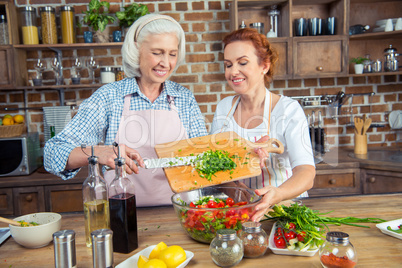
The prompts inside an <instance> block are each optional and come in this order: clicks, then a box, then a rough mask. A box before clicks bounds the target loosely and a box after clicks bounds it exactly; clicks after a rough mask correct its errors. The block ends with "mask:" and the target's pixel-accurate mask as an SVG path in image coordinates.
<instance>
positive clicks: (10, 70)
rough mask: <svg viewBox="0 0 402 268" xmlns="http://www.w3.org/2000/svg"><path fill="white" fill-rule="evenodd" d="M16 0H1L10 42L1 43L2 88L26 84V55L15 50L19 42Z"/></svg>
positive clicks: (0, 3)
mask: <svg viewBox="0 0 402 268" xmlns="http://www.w3.org/2000/svg"><path fill="white" fill-rule="evenodd" d="M13 2H14V1H0V10H1V11H2V13H4V14H5V16H6V19H7V26H8V36H9V44H7V45H6V44H5V45H0V64H1V65H2V66H3V67H4V68H1V70H0V89H14V88H15V87H16V86H22V85H26V82H27V69H26V62H25V59H26V55H25V53H21V52H19V51H17V50H15V48H14V46H13V45H15V44H19V36H18V27H17V26H18V20H17V9H16V7H15V5H14V3H13Z"/></svg>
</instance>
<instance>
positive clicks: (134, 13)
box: [116, 3, 149, 32]
mask: <svg viewBox="0 0 402 268" xmlns="http://www.w3.org/2000/svg"><path fill="white" fill-rule="evenodd" d="M146 14H149V10H148V7H147V6H146V5H143V4H137V3H132V4H131V5H129V6H127V7H124V10H123V11H117V12H116V17H117V19H118V20H119V26H120V27H121V28H122V30H123V32H124V31H125V30H127V29H128V28H130V26H131V25H132V24H133V23H134V22H135V21H136V20H137V19H138V18H140V17H142V16H144V15H146Z"/></svg>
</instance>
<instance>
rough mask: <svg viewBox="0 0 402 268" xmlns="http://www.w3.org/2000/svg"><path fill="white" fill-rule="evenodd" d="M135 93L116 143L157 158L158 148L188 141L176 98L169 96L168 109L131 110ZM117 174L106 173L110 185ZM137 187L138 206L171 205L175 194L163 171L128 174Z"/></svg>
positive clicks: (127, 98)
mask: <svg viewBox="0 0 402 268" xmlns="http://www.w3.org/2000/svg"><path fill="white" fill-rule="evenodd" d="M131 96H132V94H129V95H127V96H125V97H124V108H123V113H122V117H121V120H120V125H119V130H118V131H117V135H116V139H115V141H116V142H117V143H118V144H125V145H126V146H128V147H130V148H132V149H134V150H136V151H137V152H138V153H139V154H140V155H141V157H142V158H143V159H148V158H157V155H156V153H155V149H154V147H155V145H156V144H161V143H166V142H172V141H176V140H182V139H186V138H187V134H186V130H185V128H184V126H183V123H182V122H181V121H180V117H179V114H178V112H177V108H176V106H175V105H174V99H173V97H171V96H167V98H168V101H169V105H170V111H168V110H141V111H130V100H131ZM114 177H115V171H114V170H109V171H107V172H106V173H105V179H106V181H107V183H108V185H109V184H110V182H111V181H112V180H113V179H114ZM128 177H129V178H130V180H131V181H132V182H133V183H134V185H135V194H136V201H137V206H138V207H145V206H160V205H171V204H172V202H171V200H170V198H171V196H172V195H173V192H172V190H171V189H170V186H169V183H168V181H167V179H166V176H165V173H164V172H163V169H162V168H157V169H144V168H140V171H139V174H131V175H128Z"/></svg>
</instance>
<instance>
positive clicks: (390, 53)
mask: <svg viewBox="0 0 402 268" xmlns="http://www.w3.org/2000/svg"><path fill="white" fill-rule="evenodd" d="M398 56H400V54H398V53H396V48H393V47H392V45H389V47H388V48H386V49H385V50H384V57H385V61H384V71H386V72H396V71H398V68H399V66H398V65H399V61H398V59H397V58H396V57H398Z"/></svg>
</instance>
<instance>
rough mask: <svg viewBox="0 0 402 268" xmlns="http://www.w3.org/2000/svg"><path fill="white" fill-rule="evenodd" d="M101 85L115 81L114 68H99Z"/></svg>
mask: <svg viewBox="0 0 402 268" xmlns="http://www.w3.org/2000/svg"><path fill="white" fill-rule="evenodd" d="M100 76H101V83H102V84H107V83H112V82H114V81H116V75H115V71H114V67H110V66H103V67H101V68H100Z"/></svg>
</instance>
